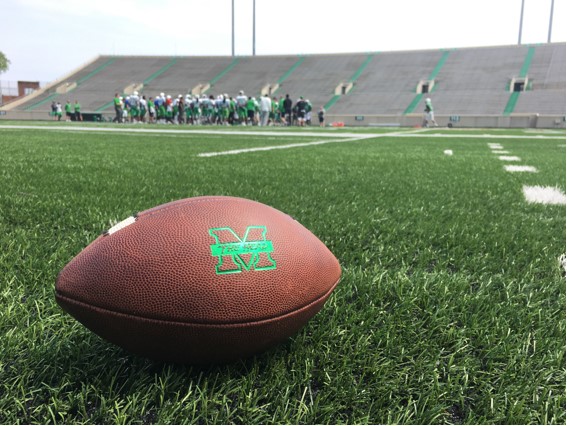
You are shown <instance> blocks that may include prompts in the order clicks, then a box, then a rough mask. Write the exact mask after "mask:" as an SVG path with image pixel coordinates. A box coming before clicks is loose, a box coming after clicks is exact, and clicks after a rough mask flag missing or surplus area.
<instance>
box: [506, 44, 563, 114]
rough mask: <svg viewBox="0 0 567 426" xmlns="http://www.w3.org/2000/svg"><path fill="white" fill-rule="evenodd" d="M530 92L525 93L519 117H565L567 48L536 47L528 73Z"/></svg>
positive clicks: (552, 46)
mask: <svg viewBox="0 0 567 426" xmlns="http://www.w3.org/2000/svg"><path fill="white" fill-rule="evenodd" d="M527 77H528V80H529V85H530V86H531V87H530V88H531V90H527V91H525V92H522V94H521V96H520V97H519V98H518V102H517V104H516V107H515V109H514V112H516V113H533V112H534V111H535V112H537V113H539V114H555V113H556V112H557V111H563V114H565V45H564V44H550V45H541V46H536V48H535V52H534V57H533V60H532V63H531V65H530V68H529V71H528V75H527Z"/></svg>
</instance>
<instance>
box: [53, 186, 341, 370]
mask: <svg viewBox="0 0 567 426" xmlns="http://www.w3.org/2000/svg"><path fill="white" fill-rule="evenodd" d="M340 276H341V268H340V265H339V262H338V261H337V259H336V258H335V256H333V254H332V253H331V252H330V251H329V249H328V248H327V247H326V246H325V245H324V244H323V243H322V242H321V241H320V240H319V239H318V238H317V237H315V235H313V234H312V233H311V232H310V231H309V230H307V229H306V228H305V227H303V226H302V225H301V224H300V223H299V222H297V221H296V220H294V219H293V218H291V217H290V216H288V215H286V214H284V213H282V212H280V211H278V210H276V209H274V208H272V207H269V206H267V205H264V204H261V203H258V202H255V201H250V200H246V199H242V198H234V197H220V196H219V197H213V196H208V197H197V198H188V199H184V200H179V201H174V202H171V203H167V204H163V205H161V206H158V207H154V208H152V209H150V210H146V211H144V212H141V213H139V214H137V215H135V216H133V217H130V218H128V219H126V220H124V221H122V222H120V223H119V224H117V225H115V226H114V227H112V228H111V229H110V230H108V231H107V232H105V233H103V234H102V235H101V236H99V237H98V238H97V239H96V240H95V241H93V242H92V243H91V244H89V245H88V246H87V247H86V248H85V249H84V250H83V251H81V252H80V253H79V254H78V255H77V256H76V257H75V258H74V259H72V260H71V261H70V262H69V263H68V264H67V265H66V266H65V267H64V268H63V270H62V271H61V272H60V273H59V276H58V277H57V282H56V285H55V297H56V299H57V302H58V303H59V305H61V307H62V308H63V309H64V310H65V311H67V312H68V313H69V314H71V315H72V316H73V317H75V318H76V319H77V320H79V321H80V322H81V323H82V324H84V325H85V326H86V327H87V328H89V329H90V330H92V331H93V332H95V333H96V334H98V335H99V336H101V337H103V338H105V339H107V340H108V341H110V342H112V343H114V344H116V345H118V346H121V347H123V348H124V349H126V350H128V351H131V352H133V353H136V354H139V355H142V356H146V357H148V358H151V359H155V360H163V361H173V362H178V363H195V364H208V363H218V362H229V361H232V360H235V359H238V358H242V357H246V356H250V355H252V354H255V353H258V352H261V351H263V350H265V349H266V348H269V347H270V346H273V345H275V344H277V343H279V342H282V341H284V340H286V339H287V338H288V337H290V336H292V335H293V334H295V333H296V332H297V331H298V330H299V329H301V327H303V325H305V323H306V322H307V321H308V320H309V319H310V318H311V317H312V316H313V315H315V314H316V313H317V312H318V311H319V310H320V309H321V307H322V306H323V304H324V303H325V301H326V300H327V298H328V297H329V295H330V294H331V292H332V291H333V289H334V288H335V286H336V285H337V283H338V281H339V279H340Z"/></svg>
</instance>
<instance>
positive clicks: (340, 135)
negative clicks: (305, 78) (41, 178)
mask: <svg viewBox="0 0 567 426" xmlns="http://www.w3.org/2000/svg"><path fill="white" fill-rule="evenodd" d="M0 129H7V130H10V129H18V130H63V131H84V132H115V133H159V134H165V135H166V134H168V133H169V134H185V135H191V134H198V135H240V136H298V137H302V136H310V137H325V138H358V137H373V138H375V137H379V136H383V135H386V134H387V135H392V133H338V132H333V133H330V132H288V131H281V132H278V131H273V130H272V131H261V130H260V131H256V132H254V131H250V130H248V131H246V130H232V131H229V130H203V129H199V130H196V129H172V128H170V127H161V128H157V129H135V128H132V127H125V128H120V127H79V126H77V127H75V126H69V127H67V126H25V125H15V126H10V125H0ZM418 131H421V129H419V130H418ZM410 132H411V133H414V132H416V130H412V131H408V133H410ZM396 133H398V132H396Z"/></svg>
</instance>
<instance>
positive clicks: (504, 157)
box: [498, 155, 522, 161]
mask: <svg viewBox="0 0 567 426" xmlns="http://www.w3.org/2000/svg"><path fill="white" fill-rule="evenodd" d="M498 159H499V160H502V161H521V160H522V159H521V158H520V157H516V156H515V155H501V156H500V157H498Z"/></svg>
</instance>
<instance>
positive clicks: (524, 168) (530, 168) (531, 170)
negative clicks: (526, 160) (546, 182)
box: [504, 166, 537, 173]
mask: <svg viewBox="0 0 567 426" xmlns="http://www.w3.org/2000/svg"><path fill="white" fill-rule="evenodd" d="M504 170H506V171H507V172H528V173H537V169H536V168H535V167H534V166H504Z"/></svg>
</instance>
